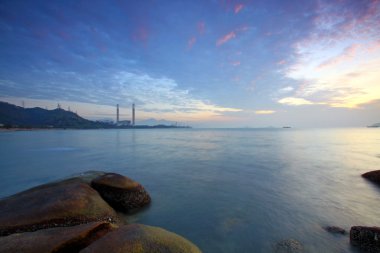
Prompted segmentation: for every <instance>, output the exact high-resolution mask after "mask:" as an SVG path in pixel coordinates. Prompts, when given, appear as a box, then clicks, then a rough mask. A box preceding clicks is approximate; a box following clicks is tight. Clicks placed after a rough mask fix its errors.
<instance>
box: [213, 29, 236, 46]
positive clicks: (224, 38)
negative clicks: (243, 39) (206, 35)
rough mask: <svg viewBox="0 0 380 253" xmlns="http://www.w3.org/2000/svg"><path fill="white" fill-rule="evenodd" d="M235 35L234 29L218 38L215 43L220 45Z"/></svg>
mask: <svg viewBox="0 0 380 253" xmlns="http://www.w3.org/2000/svg"><path fill="white" fill-rule="evenodd" d="M235 37H236V33H235V32H234V31H232V32H229V33H227V34H226V35H224V36H223V37H222V38H220V39H218V41H217V42H216V45H217V46H221V45H223V44H224V43H226V42H227V41H229V40H231V39H233V38H235Z"/></svg>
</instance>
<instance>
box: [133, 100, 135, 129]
mask: <svg viewBox="0 0 380 253" xmlns="http://www.w3.org/2000/svg"><path fill="white" fill-rule="evenodd" d="M134 125H135V104H132V126H134Z"/></svg>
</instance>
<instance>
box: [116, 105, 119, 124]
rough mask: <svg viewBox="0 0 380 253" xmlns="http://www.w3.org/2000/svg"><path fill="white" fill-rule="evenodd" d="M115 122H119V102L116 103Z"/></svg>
mask: <svg viewBox="0 0 380 253" xmlns="http://www.w3.org/2000/svg"><path fill="white" fill-rule="evenodd" d="M116 124H119V104H117V105H116Z"/></svg>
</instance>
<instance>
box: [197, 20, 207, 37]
mask: <svg viewBox="0 0 380 253" xmlns="http://www.w3.org/2000/svg"><path fill="white" fill-rule="evenodd" d="M197 29H198V33H199V34H200V35H202V34H204V33H205V31H206V23H205V22H204V21H199V22H198V24H197Z"/></svg>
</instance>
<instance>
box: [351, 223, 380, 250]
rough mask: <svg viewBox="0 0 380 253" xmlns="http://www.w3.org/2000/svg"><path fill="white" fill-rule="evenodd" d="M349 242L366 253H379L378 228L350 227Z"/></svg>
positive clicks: (379, 234) (379, 237) (379, 232)
mask: <svg viewBox="0 0 380 253" xmlns="http://www.w3.org/2000/svg"><path fill="white" fill-rule="evenodd" d="M350 242H351V244H352V245H353V246H356V247H358V248H361V249H362V250H365V251H366V252H373V253H375V252H380V227H363V226H354V227H351V230H350Z"/></svg>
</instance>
